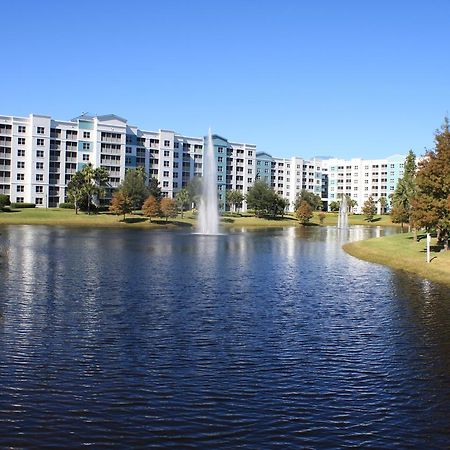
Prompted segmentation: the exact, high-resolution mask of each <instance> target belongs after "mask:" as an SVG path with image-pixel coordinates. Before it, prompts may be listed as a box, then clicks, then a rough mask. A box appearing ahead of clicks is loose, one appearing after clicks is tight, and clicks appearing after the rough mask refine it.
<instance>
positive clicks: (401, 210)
mask: <svg viewBox="0 0 450 450" xmlns="http://www.w3.org/2000/svg"><path fill="white" fill-rule="evenodd" d="M391 221H392V223H400V224H401V227H402V233H403V224H405V223H408V222H409V210H408V209H406V208H405V207H404V206H403V205H402V204H401V203H399V204H398V205H394V206H393V207H392V209H391Z"/></svg>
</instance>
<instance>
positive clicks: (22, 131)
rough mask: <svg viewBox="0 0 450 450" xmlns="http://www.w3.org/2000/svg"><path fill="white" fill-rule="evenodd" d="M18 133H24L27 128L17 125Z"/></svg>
mask: <svg viewBox="0 0 450 450" xmlns="http://www.w3.org/2000/svg"><path fill="white" fill-rule="evenodd" d="M17 131H18V132H19V133H25V132H26V131H27V128H26V127H25V126H24V125H19V127H18V130H17Z"/></svg>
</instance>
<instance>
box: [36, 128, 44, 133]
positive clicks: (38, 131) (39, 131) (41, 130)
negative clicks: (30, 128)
mask: <svg viewBox="0 0 450 450" xmlns="http://www.w3.org/2000/svg"><path fill="white" fill-rule="evenodd" d="M44 133H45V128H44V127H37V134H44Z"/></svg>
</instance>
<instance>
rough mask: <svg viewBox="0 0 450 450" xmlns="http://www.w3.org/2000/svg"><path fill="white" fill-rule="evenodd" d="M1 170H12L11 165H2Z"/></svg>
mask: <svg viewBox="0 0 450 450" xmlns="http://www.w3.org/2000/svg"><path fill="white" fill-rule="evenodd" d="M0 170H11V164H0Z"/></svg>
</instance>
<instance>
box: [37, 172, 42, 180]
mask: <svg viewBox="0 0 450 450" xmlns="http://www.w3.org/2000/svg"><path fill="white" fill-rule="evenodd" d="M36 181H44V175H43V174H42V173H37V174H36Z"/></svg>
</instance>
